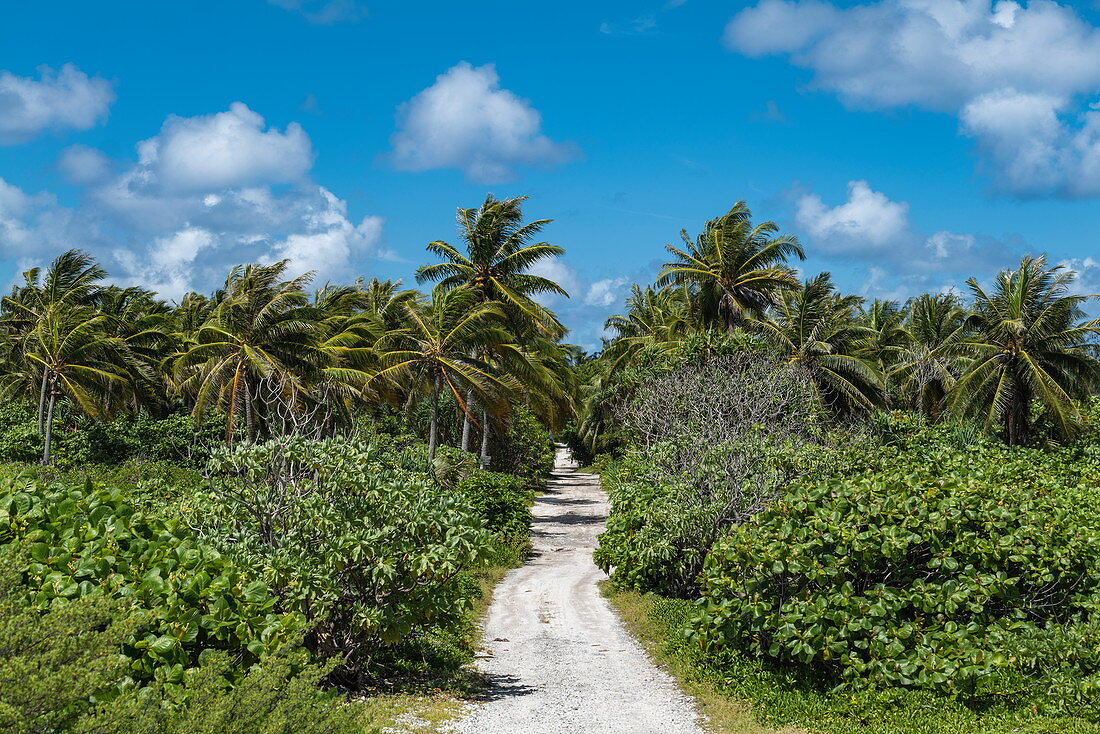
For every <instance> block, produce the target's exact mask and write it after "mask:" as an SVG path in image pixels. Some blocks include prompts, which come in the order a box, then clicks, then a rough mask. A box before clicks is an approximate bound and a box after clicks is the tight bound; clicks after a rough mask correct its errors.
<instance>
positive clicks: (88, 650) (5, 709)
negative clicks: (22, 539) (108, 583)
mask: <svg viewBox="0 0 1100 734" xmlns="http://www.w3.org/2000/svg"><path fill="white" fill-rule="evenodd" d="M25 566H26V560H25V559H22V558H19V557H18V556H17V555H16V554H15V553H13V552H12V551H11V549H7V550H5V551H3V552H0V731H5V732H17V733H18V734H23V733H24V732H26V733H27V734H31V733H32V732H52V731H59V730H62V729H65V728H67V727H68V726H70V725H71V724H72V723H73V722H75V721H77V720H78V719H79V718H80V717H81V716H82V715H83V714H84V712H86V711H87V710H88V708H90V706H91V705H92V704H91V701H92V697H93V696H95V695H97V694H99V695H103V694H104V692H105V691H109V690H110V689H112V688H114V687H115V686H116V685H117V684H118V683H119V682H120V681H122V680H123V679H124V678H125V677H126V675H127V668H128V665H127V661H126V659H125V658H123V657H122V656H120V655H119V654H118V653H119V651H120V650H121V649H122V645H123V643H124V642H125V641H126V640H127V638H129V637H130V636H131V635H132V634H133V632H134V628H135V624H134V622H133V621H132V620H131V619H130V618H129V615H128V614H127V611H126V609H125V608H124V607H123V605H122V604H121V603H120V602H118V601H117V600H111V599H109V598H106V597H104V596H102V595H88V596H83V597H79V598H76V599H73V600H72V601H70V602H68V603H65V604H57V605H53V606H51V607H48V608H47V609H45V610H39V609H38V608H37V607H35V606H32V605H30V604H28V602H27V592H28V589H27V588H26V587H25V586H23V578H22V577H23V569H24V568H25Z"/></svg>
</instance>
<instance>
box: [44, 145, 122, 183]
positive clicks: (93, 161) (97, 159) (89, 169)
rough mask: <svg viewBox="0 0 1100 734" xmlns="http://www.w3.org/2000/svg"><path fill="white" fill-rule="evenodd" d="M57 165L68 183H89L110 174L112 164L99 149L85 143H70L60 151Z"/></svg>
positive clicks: (100, 179)
mask: <svg viewBox="0 0 1100 734" xmlns="http://www.w3.org/2000/svg"><path fill="white" fill-rule="evenodd" d="M57 167H58V169H60V171H61V173H62V174H63V175H64V176H65V179H66V180H67V181H68V182H69V183H73V184H90V183H95V182H97V181H102V180H103V179H105V178H107V177H108V176H110V175H111V168H112V167H113V164H112V163H111V159H110V158H108V157H107V154H106V153H104V152H103V151H101V150H96V149H95V148H89V147H88V146H86V145H70V146H69V147H68V148H65V150H63V151H61V155H60V156H59V157H58V159H57Z"/></svg>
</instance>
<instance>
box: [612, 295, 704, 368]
mask: <svg viewBox="0 0 1100 734" xmlns="http://www.w3.org/2000/svg"><path fill="white" fill-rule="evenodd" d="M689 308H690V304H689V301H688V298H687V293H686V290H685V289H682V288H662V289H656V288H651V287H649V286H646V287H645V288H642V287H641V286H639V285H638V284H636V283H635V284H634V285H632V286H631V288H630V296H628V297H627V299H626V314H624V315H618V314H616V315H614V316H611V317H610V318H608V319H607V321H605V322H604V329H605V330H607V331H614V332H617V333H616V335H615V337H614V338H613V339H612V340H611V342H610V344H608V346H607V349H605V350H604V351H605V353H606V355H607V358H608V359H610V360H611V372H615V371H616V370H618V369H619V368H620V367H621V366H622V365H624V364H627V363H629V362H630V360H632V359H633V358H634V357H635V355H637V354H638V352H639V351H641V350H642V349H646V348H655V349H657V350H661V351H664V350H669V349H674V348H676V346H678V345H679V344H680V343H681V342H682V341H683V339H684V337H685V336H686V335H687V334H688V333H689V332H690V331H691V320H690V315H689Z"/></svg>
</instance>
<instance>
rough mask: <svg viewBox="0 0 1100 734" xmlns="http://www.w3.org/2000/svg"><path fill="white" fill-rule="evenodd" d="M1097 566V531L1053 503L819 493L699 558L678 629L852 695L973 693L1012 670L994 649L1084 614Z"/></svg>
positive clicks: (913, 480)
mask: <svg viewBox="0 0 1100 734" xmlns="http://www.w3.org/2000/svg"><path fill="white" fill-rule="evenodd" d="M1098 564H1100V519H1098V518H1097V516H1096V513H1095V512H1082V511H1081V508H1080V507H1079V506H1077V505H1076V503H1075V502H1074V501H1072V500H1070V499H1067V498H1066V497H1065V496H1061V497H1059V496H1054V495H1049V494H1044V493H1041V492H1037V491H1034V490H1027V489H1023V488H1019V487H1004V486H998V485H990V484H986V483H984V482H982V481H980V480H978V481H975V480H968V479H967V478H966V477H965V475H960V476H958V477H954V478H945V479H938V480H934V481H929V480H927V479H926V478H924V477H921V476H908V477H905V476H897V477H893V478H882V477H876V478H870V479H862V480H853V481H834V482H830V483H824V484H820V485H817V486H812V487H809V488H805V489H799V490H795V491H792V492H791V493H790V494H789V495H788V496H786V497H785V498H784V499H783V500H782V501H780V502H778V503H777V504H775V505H774V506H773V507H771V508H769V509H767V510H765V511H764V512H763V513H761V514H759V515H757V516H756V517H755V518H753V519H751V520H749V521H748V522H747V523H745V524H743V525H741V526H739V527H735V528H733V529H732V531H731V533H730V535H729V536H728V537H727V538H725V539H723V540H722V541H720V542H719V543H718V544H717V545H716V546H715V548H714V549H713V552H712V553H711V555H710V557H709V558H708V560H707V564H706V570H705V572H704V577H703V600H702V603H701V608H700V612H699V615H698V617H697V619H696V620H695V621H694V623H693V631H694V636H695V638H696V640H697V641H698V643H699V644H700V645H701V646H702V647H703V648H704V649H713V650H720V649H723V648H731V647H739V648H743V649H747V650H749V651H751V652H752V653H753V654H756V655H760V656H764V657H766V658H769V659H772V660H776V661H782V662H785V663H796V664H799V665H801V666H804V667H805V668H806V669H808V670H812V671H815V672H816V673H818V674H820V675H821V676H823V677H824V678H825V679H827V680H828V679H833V680H836V681H844V682H846V683H848V684H851V685H853V686H856V687H867V686H870V687H876V686H891V685H893V686H906V687H917V688H925V689H931V690H940V691H946V692H951V693H955V694H960V693H965V694H982V693H987V692H990V691H991V690H992V689H994V688H996V687H997V686H998V685H1000V684H1001V683H1003V682H1004V681H1005V680H1006V677H1005V676H1009V677H1010V676H1011V675H1012V673H1013V671H1014V670H1015V666H1017V665H1018V660H1014V659H1013V656H1011V655H1008V654H1006V653H1005V647H1006V645H1007V644H1008V641H1010V640H1013V639H1017V638H1018V636H1019V635H1023V634H1034V633H1035V632H1036V631H1038V630H1041V629H1051V630H1054V629H1058V628H1059V627H1062V626H1064V625H1073V624H1075V623H1077V622H1079V621H1082V620H1084V619H1087V618H1088V615H1089V614H1091V613H1093V612H1095V611H1096V610H1097V607H1098V604H1100V598H1098V597H1097V590H1098V588H1100V565H1098ZM1096 663H1097V660H1096V659H1095V656H1093V657H1089V658H1088V659H1087V660H1082V664H1083V666H1084V667H1085V668H1088V670H1085V671H1084V672H1086V673H1088V672H1092V670H1094V669H1095V665H1096ZM1079 672H1080V671H1079Z"/></svg>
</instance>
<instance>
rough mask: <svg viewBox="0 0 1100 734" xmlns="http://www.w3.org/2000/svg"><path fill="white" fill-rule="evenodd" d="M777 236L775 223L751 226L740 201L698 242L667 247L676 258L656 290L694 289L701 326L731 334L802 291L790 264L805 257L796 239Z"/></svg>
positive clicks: (714, 221)
mask: <svg viewBox="0 0 1100 734" xmlns="http://www.w3.org/2000/svg"><path fill="white" fill-rule="evenodd" d="M778 232H779V227H778V225H776V224H775V222H763V223H761V224H758V225H756V226H753V223H752V212H751V211H749V207H748V206H747V205H746V204H745V202H744V201H738V202H737V203H736V204H734V205H733V208H732V209H730V210H729V212H727V213H726V214H725V215H723V216H721V217H719V218H718V219H712V220H710V221H709V222H707V223H706V226H705V227H704V229H703V234H701V235H699V236H698V237H697V238H696V239H695V240H694V241H692V239H691V238H690V237H689V236H688V233H687V231H684V232H682V233H681V237H682V238H683V240H684V245H685V248H684V249H683V250H681V249H679V248H677V247H673V246H672V245H666V248H667V249H668V251H669V252H670V253H672V254H673V255H674V256H675V257H676V259H675V260H674V261H672V262H668V263H665V265H664V268H663V269H662V271H661V275H660V278H659V279H658V280H657V285H658V286H659V287H667V286H670V285H673V284H679V285H685V286H688V287H690V288H691V289H692V296H693V299H694V302H695V309H696V314H697V316H698V318H699V319H700V320H701V322H702V323H703V324H704V325H707V326H712V325H720V326H722V327H723V328H725V329H726V330H727V331H729V332H732V331H733V330H734V329H736V328H737V327H739V326H742V325H744V324H745V323H746V321H747V320H749V319H750V318H758V317H760V316H762V315H763V314H764V312H765V311H767V310H768V309H769V308H771V307H774V306H777V305H778V304H779V302H780V301H781V300H782V296H783V294H784V293H786V292H789V291H793V290H797V289H798V286H799V283H798V276H797V274H796V273H795V271H794V269H793V268H791V267H790V266H788V265H787V260H788V259H789V258H791V257H797V258H799V259H800V260H802V259H805V257H806V254H805V252H804V251H803V249H802V244H801V243H800V242H799V241H798V238H797V237H795V236H794V235H788V234H778Z"/></svg>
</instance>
